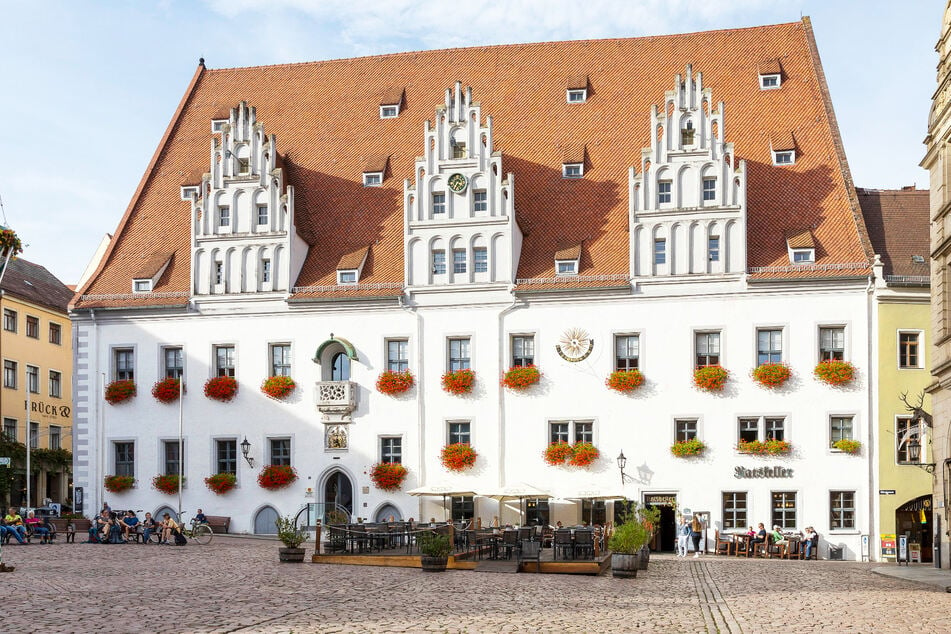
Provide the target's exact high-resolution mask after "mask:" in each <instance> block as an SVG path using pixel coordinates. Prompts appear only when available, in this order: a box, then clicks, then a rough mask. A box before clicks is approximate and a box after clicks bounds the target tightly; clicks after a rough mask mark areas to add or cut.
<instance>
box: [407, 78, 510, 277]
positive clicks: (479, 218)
mask: <svg viewBox="0 0 951 634" xmlns="http://www.w3.org/2000/svg"><path fill="white" fill-rule="evenodd" d="M423 141H424V149H423V156H421V157H418V158H417V159H416V164H415V171H414V179H407V180H406V181H405V182H404V200H403V203H404V209H405V221H404V253H405V255H406V257H405V266H406V270H405V277H406V285H407V286H408V287H410V288H411V289H413V290H421V289H422V288H423V287H431V286H446V285H451V286H453V287H455V286H459V285H463V284H470V285H476V284H477V285H479V286H482V285H483V284H487V283H512V282H514V281H515V273H516V270H517V268H518V258H519V252H520V250H521V245H522V232H521V231H520V230H519V228H518V225H517V223H516V222H515V211H514V176H513V175H512V174H511V173H509V174H508V175H504V174H503V172H502V155H501V153H500V152H495V151H493V147H492V117H486V120H485V124H484V125H483V124H482V108H481V106H480V105H479V104H478V103H473V101H472V89H471V88H467V89H466V90H465V92H463V90H462V84H461V83H460V82H456V85H455V90H454V91H452V90H448V89H447V90H446V101H445V104H444V105H442V106H439V107H437V108H436V124H435V126H434V125H433V124H432V122H430V121H426V126H425V128H424V136H423ZM413 181H415V182H413Z"/></svg>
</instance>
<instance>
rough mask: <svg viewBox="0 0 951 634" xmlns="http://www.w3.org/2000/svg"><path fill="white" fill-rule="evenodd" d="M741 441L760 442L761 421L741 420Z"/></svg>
mask: <svg viewBox="0 0 951 634" xmlns="http://www.w3.org/2000/svg"><path fill="white" fill-rule="evenodd" d="M739 428H740V429H739V439H740V440H742V441H743V442H754V441H757V440H759V419H758V418H741V419H740V420H739Z"/></svg>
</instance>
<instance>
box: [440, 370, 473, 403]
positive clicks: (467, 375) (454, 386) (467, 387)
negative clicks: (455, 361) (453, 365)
mask: <svg viewBox="0 0 951 634" xmlns="http://www.w3.org/2000/svg"><path fill="white" fill-rule="evenodd" d="M474 383H475V372H473V371H472V370H468V369H466V370H455V371H454V372H446V373H445V374H443V375H442V389H443V390H445V391H446V392H449V393H450V394H455V395H456V396H458V395H460V394H468V393H469V392H471V391H472V386H473V384H474Z"/></svg>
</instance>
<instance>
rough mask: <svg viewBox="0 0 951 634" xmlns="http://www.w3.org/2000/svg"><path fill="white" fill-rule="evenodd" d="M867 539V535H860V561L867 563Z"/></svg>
mask: <svg viewBox="0 0 951 634" xmlns="http://www.w3.org/2000/svg"><path fill="white" fill-rule="evenodd" d="M868 542H869V539H868V535H862V561H868V558H869V543H868Z"/></svg>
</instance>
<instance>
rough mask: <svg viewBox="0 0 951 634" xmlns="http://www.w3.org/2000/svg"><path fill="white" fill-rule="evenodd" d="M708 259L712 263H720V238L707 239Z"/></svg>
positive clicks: (711, 237)
mask: <svg viewBox="0 0 951 634" xmlns="http://www.w3.org/2000/svg"><path fill="white" fill-rule="evenodd" d="M707 259H708V260H709V261H711V262H719V261H720V236H710V237H709V238H708V239H707Z"/></svg>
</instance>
